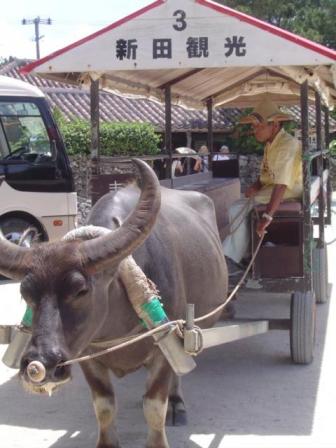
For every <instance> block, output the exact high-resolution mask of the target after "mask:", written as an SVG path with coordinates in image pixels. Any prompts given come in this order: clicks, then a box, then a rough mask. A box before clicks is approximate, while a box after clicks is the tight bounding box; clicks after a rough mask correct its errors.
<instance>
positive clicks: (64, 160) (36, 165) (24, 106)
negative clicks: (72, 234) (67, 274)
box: [0, 76, 77, 242]
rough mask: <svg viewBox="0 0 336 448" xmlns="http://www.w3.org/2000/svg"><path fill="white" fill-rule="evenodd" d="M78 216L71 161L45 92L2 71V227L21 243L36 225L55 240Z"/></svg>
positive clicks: (44, 238) (43, 237)
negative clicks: (23, 236) (27, 230)
mask: <svg viewBox="0 0 336 448" xmlns="http://www.w3.org/2000/svg"><path fill="white" fill-rule="evenodd" d="M76 215H77V195H76V193H75V190H74V183H73V177H72V172H71V169H70V164H69V160H68V157H67V154H66V152H65V148H64V144H63V141H62V138H61V135H60V133H59V130H58V129H57V126H56V123H55V121H54V120H53V117H52V114H51V112H50V109H49V106H48V103H47V101H46V99H45V97H44V94H43V93H42V92H41V91H40V90H39V89H38V88H36V87H33V86H31V85H30V84H27V83H25V82H23V81H19V80H16V79H13V78H8V77H6V76H0V230H1V231H2V233H3V235H4V236H5V237H6V238H7V239H9V240H11V241H12V242H18V241H19V240H20V237H21V235H22V233H23V232H24V231H25V230H26V229H27V228H28V227H32V228H34V229H36V231H37V233H38V235H39V239H40V240H41V241H48V240H50V241H52V240H56V239H60V238H61V237H62V236H63V235H64V234H65V233H67V232H68V231H69V230H71V229H73V228H74V226H75V222H76Z"/></svg>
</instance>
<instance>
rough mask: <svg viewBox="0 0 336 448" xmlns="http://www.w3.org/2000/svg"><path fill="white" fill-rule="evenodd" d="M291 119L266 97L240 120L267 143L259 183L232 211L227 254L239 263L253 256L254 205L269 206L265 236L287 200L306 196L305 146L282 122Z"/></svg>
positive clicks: (262, 223)
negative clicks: (251, 223)
mask: <svg viewBox="0 0 336 448" xmlns="http://www.w3.org/2000/svg"><path fill="white" fill-rule="evenodd" d="M290 120H292V118H291V117H290V116H289V115H288V114H285V113H283V112H281V111H280V109H279V108H278V107H277V106H276V105H275V104H274V103H273V102H272V101H271V100H270V99H269V98H268V97H265V98H264V99H263V101H262V102H261V103H259V104H258V105H257V107H256V108H255V109H254V111H253V112H252V113H251V114H250V115H248V116H246V117H243V119H242V120H241V121H240V123H241V124H251V125H252V127H253V130H254V135H255V138H256V139H257V140H258V141H259V142H260V143H265V148H264V156H263V160H262V164H261V171H260V175H259V177H258V180H257V181H256V182H255V183H254V184H253V185H251V186H250V187H249V188H248V189H247V190H246V192H245V198H242V199H240V200H238V201H236V202H235V203H234V204H232V206H231V207H230V209H229V219H230V234H229V235H228V236H227V237H226V238H225V240H224V241H223V251H224V254H225V256H226V257H228V258H229V259H231V260H233V262H235V263H240V262H241V260H242V259H243V258H244V257H247V256H248V255H249V254H248V250H249V244H250V230H249V222H248V214H249V212H250V211H251V210H252V208H253V206H254V205H256V204H266V212H265V213H263V214H262V216H261V217H260V219H259V222H258V223H257V228H256V231H257V233H258V235H259V236H261V235H262V234H263V233H264V232H265V230H266V229H267V227H268V226H269V225H270V224H271V222H272V220H273V215H274V213H275V212H276V211H277V209H278V208H279V205H280V203H281V202H282V201H283V200H290V199H298V198H301V197H302V191H303V181H302V150H301V144H300V142H299V141H298V140H297V139H296V138H295V137H293V136H292V135H290V134H288V133H287V132H286V131H285V130H284V129H283V128H282V123H283V122H285V121H290ZM229 264H230V263H229ZM229 268H230V266H229Z"/></svg>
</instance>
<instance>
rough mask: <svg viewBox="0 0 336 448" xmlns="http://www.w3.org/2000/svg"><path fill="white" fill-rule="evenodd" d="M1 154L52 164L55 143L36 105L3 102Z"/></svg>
mask: <svg viewBox="0 0 336 448" xmlns="http://www.w3.org/2000/svg"><path fill="white" fill-rule="evenodd" d="M0 127H1V129H0V154H1V158H3V159H12V160H26V161H28V162H33V163H42V162H44V161H50V160H51V156H52V151H51V144H50V140H49V136H48V132H47V129H46V127H45V124H44V121H43V119H42V117H41V114H40V111H39V109H38V107H37V105H36V104H34V103H32V102H14V101H13V102H9V101H6V102H0Z"/></svg>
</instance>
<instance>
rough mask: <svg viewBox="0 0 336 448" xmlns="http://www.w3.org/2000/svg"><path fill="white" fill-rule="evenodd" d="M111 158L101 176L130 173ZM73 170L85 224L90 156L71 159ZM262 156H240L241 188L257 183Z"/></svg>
mask: <svg viewBox="0 0 336 448" xmlns="http://www.w3.org/2000/svg"><path fill="white" fill-rule="evenodd" d="M110 160H111V159H109V158H107V157H106V158H102V159H101V165H100V166H101V174H120V173H124V172H130V170H132V168H131V166H132V165H131V164H125V163H123V164H116V163H114V164H113V165H112V164H111V163H110ZM70 163H71V168H72V170H73V175H74V181H75V187H76V191H77V194H78V212H79V224H84V222H85V218H86V216H87V214H88V213H89V211H90V208H91V194H90V182H89V180H90V158H89V156H84V155H77V156H71V157H70ZM260 163H261V156H257V155H254V154H251V155H246V156H240V158H239V168H240V177H241V188H242V191H245V189H246V187H247V186H249V185H251V184H252V183H253V182H255V181H256V179H257V176H258V173H259V170H260Z"/></svg>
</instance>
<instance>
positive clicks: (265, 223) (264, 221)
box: [256, 218, 271, 238]
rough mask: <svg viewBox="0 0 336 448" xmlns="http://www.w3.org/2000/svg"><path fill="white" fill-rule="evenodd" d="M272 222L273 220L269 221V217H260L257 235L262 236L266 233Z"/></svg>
mask: <svg viewBox="0 0 336 448" xmlns="http://www.w3.org/2000/svg"><path fill="white" fill-rule="evenodd" d="M270 224H271V221H269V220H268V219H264V218H262V219H260V220H259V221H258V223H257V229H256V232H257V235H258V236H259V238H261V237H262V236H263V235H264V233H265V232H266V229H267V227H268V226H269V225H270Z"/></svg>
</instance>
